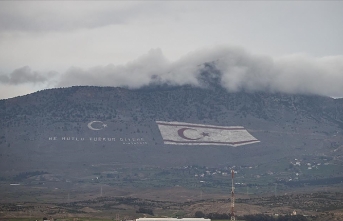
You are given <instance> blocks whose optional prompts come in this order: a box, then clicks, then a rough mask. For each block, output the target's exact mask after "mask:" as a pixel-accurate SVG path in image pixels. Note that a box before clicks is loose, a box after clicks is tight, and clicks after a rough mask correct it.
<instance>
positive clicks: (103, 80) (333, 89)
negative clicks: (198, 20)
mask: <svg viewBox="0 0 343 221" xmlns="http://www.w3.org/2000/svg"><path fill="white" fill-rule="evenodd" d="M19 73H20V74H19ZM52 73H53V72H51V73H49V74H42V73H38V72H34V71H31V70H30V69H29V68H28V67H23V68H21V69H17V70H15V71H13V73H11V74H10V75H9V76H5V75H2V76H0V82H1V83H2V84H22V83H49V81H50V79H52V77H54V76H55V74H52ZM150 84H168V85H186V84H190V85H194V86H199V87H209V86H219V85H220V86H221V87H223V88H226V89H227V90H228V91H239V90H247V91H269V92H286V93H302V94H318V95H326V96H332V97H342V96H343V87H342V84H343V56H328V57H320V58H318V57H312V56H310V55H306V54H294V55H287V56H284V57H279V58H273V57H270V56H262V55H256V54H252V53H250V52H248V51H246V50H244V49H242V48H237V47H215V48H211V49H201V50H197V51H194V52H191V53H189V54H187V55H185V56H183V57H181V58H180V59H179V60H176V61H173V62H172V61H169V60H168V59H167V58H166V57H165V56H164V55H163V53H162V50H161V49H151V50H150V51H149V52H148V53H147V54H145V55H143V56H141V57H139V58H137V59H136V60H133V61H131V62H129V63H127V64H125V65H113V64H109V65H107V66H96V67H92V68H89V69H84V68H79V67H71V68H69V69H68V70H67V71H66V72H65V73H62V74H60V75H59V79H58V81H57V83H54V86H55V87H67V86H73V85H95V86H126V87H129V88H140V87H142V86H146V85H150ZM50 85H51V82H50Z"/></svg>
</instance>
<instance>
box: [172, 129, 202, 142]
mask: <svg viewBox="0 0 343 221" xmlns="http://www.w3.org/2000/svg"><path fill="white" fill-rule="evenodd" d="M186 130H196V129H192V128H181V129H179V130H178V131H177V134H178V135H179V136H180V137H182V138H183V139H186V140H199V139H201V138H202V137H199V138H195V139H192V138H189V137H186V136H185V134H184V132H185V131H186Z"/></svg>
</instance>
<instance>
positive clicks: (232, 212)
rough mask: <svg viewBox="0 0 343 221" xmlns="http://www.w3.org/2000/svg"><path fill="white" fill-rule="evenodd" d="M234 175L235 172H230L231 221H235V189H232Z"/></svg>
mask: <svg viewBox="0 0 343 221" xmlns="http://www.w3.org/2000/svg"><path fill="white" fill-rule="evenodd" d="M234 175H235V171H234V170H231V220H236V217H235V210H234V209H235V187H234V182H233V178H234Z"/></svg>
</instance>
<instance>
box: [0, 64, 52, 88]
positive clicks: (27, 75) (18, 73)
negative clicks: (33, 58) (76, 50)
mask: <svg viewBox="0 0 343 221" xmlns="http://www.w3.org/2000/svg"><path fill="white" fill-rule="evenodd" d="M55 75H57V73H56V72H49V73H47V74H45V75H43V74H41V73H39V72H36V71H35V72H32V71H31V69H30V67H28V66H24V67H21V68H18V69H16V70H14V71H13V72H12V73H11V74H10V75H9V76H7V75H0V83H3V84H12V85H18V84H25V83H33V84H36V83H45V82H47V81H50V80H51V79H52V77H54V76H55Z"/></svg>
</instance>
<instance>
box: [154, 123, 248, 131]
mask: <svg viewBox="0 0 343 221" xmlns="http://www.w3.org/2000/svg"><path fill="white" fill-rule="evenodd" d="M157 124H158V125H165V126H176V127H177V126H181V127H189V128H194V127H198V128H206V129H220V130H245V129H244V128H239V127H232V128H229V127H217V126H201V125H188V124H169V123H157Z"/></svg>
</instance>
